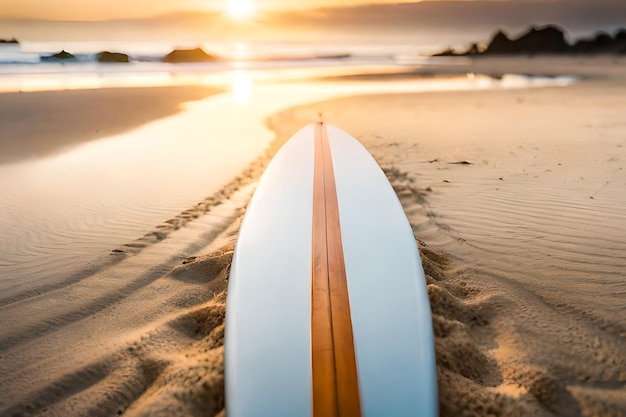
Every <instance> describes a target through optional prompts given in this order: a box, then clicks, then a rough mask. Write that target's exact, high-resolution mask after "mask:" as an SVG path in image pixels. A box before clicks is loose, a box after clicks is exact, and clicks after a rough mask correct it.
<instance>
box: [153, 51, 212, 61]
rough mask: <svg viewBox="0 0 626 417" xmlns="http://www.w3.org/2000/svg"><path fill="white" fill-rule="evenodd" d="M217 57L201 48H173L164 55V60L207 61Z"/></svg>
mask: <svg viewBox="0 0 626 417" xmlns="http://www.w3.org/2000/svg"><path fill="white" fill-rule="evenodd" d="M216 60H217V57H216V56H214V55H210V54H207V53H206V52H204V50H203V49H202V48H196V49H175V50H173V51H172V52H170V53H169V54H167V55H166V56H165V58H164V59H163V61H164V62H169V63H182V62H209V61H216Z"/></svg>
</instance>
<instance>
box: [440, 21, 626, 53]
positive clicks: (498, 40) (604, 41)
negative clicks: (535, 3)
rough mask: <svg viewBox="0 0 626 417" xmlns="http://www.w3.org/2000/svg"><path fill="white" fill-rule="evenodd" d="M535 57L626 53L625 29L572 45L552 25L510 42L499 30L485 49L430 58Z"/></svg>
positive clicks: (480, 48)
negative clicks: (475, 56)
mask: <svg viewBox="0 0 626 417" xmlns="http://www.w3.org/2000/svg"><path fill="white" fill-rule="evenodd" d="M536 54H545V55H548V54H549V55H555V54H626V29H620V30H618V31H617V32H616V33H615V35H614V36H611V35H610V34H608V33H605V32H598V33H597V34H596V36H595V37H594V38H592V39H580V40H578V41H577V42H575V43H574V44H573V45H570V44H569V43H568V42H567V41H566V40H565V33H564V31H563V29H561V28H560V27H558V26H555V25H548V26H544V27H541V28H536V27H532V28H531V29H530V30H529V31H528V32H526V33H525V34H524V35H522V36H520V37H519V38H517V39H510V38H509V37H508V36H507V34H506V33H504V32H503V31H502V30H499V31H498V32H496V34H495V35H494V36H493V37H492V38H491V41H490V42H489V45H487V47H486V48H483V47H482V46H481V45H479V44H476V43H474V44H472V46H471V47H470V48H469V49H468V50H467V51H466V52H456V51H455V50H454V49H451V48H449V49H446V50H445V51H443V52H439V53H437V54H434V55H433V56H468V55H469V56H472V55H529V56H532V55H536Z"/></svg>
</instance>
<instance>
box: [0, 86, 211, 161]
mask: <svg viewBox="0 0 626 417" xmlns="http://www.w3.org/2000/svg"><path fill="white" fill-rule="evenodd" d="M218 91H220V90H219V89H217V88H210V87H202V86H177V87H150V88H148V87H135V88H106V89H93V90H64V91H45V92H27V93H2V94H0V121H1V122H2V123H0V164H2V163H7V162H15V161H20V160H23V159H27V158H34V157H41V156H46V155H50V154H54V153H56V152H62V151H64V150H67V149H68V148H70V147H73V146H77V145H79V144H81V143H85V142H88V141H91V140H94V139H98V138H104V137H108V136H113V135H116V134H118V133H122V132H125V131H127V130H130V129H132V128H134V127H137V126H140V125H142V124H144V123H147V122H150V121H153V120H155V119H160V118H164V117H167V116H171V115H172V114H175V113H178V112H180V111H182V107H181V105H182V104H183V103H185V102H188V101H193V100H199V99H201V98H204V97H207V96H209V95H211V94H215V93H217V92H218Z"/></svg>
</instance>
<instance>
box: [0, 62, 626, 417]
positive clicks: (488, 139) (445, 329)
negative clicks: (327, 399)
mask: <svg viewBox="0 0 626 417" xmlns="http://www.w3.org/2000/svg"><path fill="white" fill-rule="evenodd" d="M584 64H585V65H582V64H580V63H579V62H577V61H576V60H564V61H558V66H559V71H560V72H561V73H571V74H573V73H577V70H578V73H584V75H586V77H587V78H585V79H584V80H583V81H582V82H580V83H579V84H577V85H575V86H570V87H566V88H542V89H533V90H502V91H481V92H471V91H470V92H441V93H421V94H412V95H406V94H397V95H386V96H380V95H378V96H361V97H351V98H343V99H337V100H332V101H327V102H323V103H315V104H310V105H306V106H302V107H298V108H294V109H290V110H288V111H286V112H283V113H280V114H277V115H275V116H274V117H272V118H271V119H270V120H268V125H269V126H270V127H271V128H273V129H274V130H275V131H276V134H277V141H276V143H275V145H274V146H273V147H272V149H270V150H268V153H267V155H264V156H261V157H260V158H259V160H258V161H257V162H256V163H255V164H253V165H252V166H251V167H250V169H249V170H248V171H247V172H245V173H242V175H241V176H240V177H238V178H237V179H235V180H233V182H232V183H231V184H229V186H228V187H227V188H226V189H225V190H223V191H222V192H220V193H217V194H216V195H214V196H210V197H208V198H207V199H206V200H205V201H203V202H199V203H198V205H196V206H195V207H191V208H190V209H189V210H187V211H185V212H183V213H181V214H180V215H179V216H177V217H176V218H173V219H169V220H168V221H166V222H164V223H163V224H162V225H159V226H157V227H156V228H155V230H154V231H153V232H151V233H149V234H147V235H146V236H144V237H141V238H139V239H138V240H137V241H134V242H129V243H128V244H127V245H124V246H122V247H119V248H112V251H111V253H110V254H109V255H108V256H110V257H112V259H114V261H111V260H110V259H109V260H108V261H107V262H106V263H103V264H102V265H94V268H92V270H90V271H86V272H85V274H84V276H81V277H76V279H74V280H71V281H67V282H65V283H64V284H63V285H60V286H57V287H55V288H51V289H49V291H47V292H44V293H42V294H38V295H36V294H26V295H25V296H24V297H22V298H19V299H12V300H0V315H1V317H3V325H2V327H1V328H0V376H1V377H0V392H2V393H3V394H2V396H0V414H1V415H8V416H12V415H24V416H28V415H91V416H100V415H102V416H105V415H115V414H123V415H128V416H154V415H157V416H158V415H163V416H166V415H167V416H201V415H202V416H204V415H222V416H223V415H224V413H225V411H224V410H223V407H224V388H223V331H224V325H223V318H224V309H225V299H226V296H227V294H226V286H227V274H228V268H229V265H230V260H231V257H232V251H233V246H234V242H235V239H236V236H237V230H238V227H239V222H240V220H241V215H242V213H243V208H244V207H245V202H246V201H247V199H248V198H249V195H250V192H251V191H252V190H253V188H254V185H255V180H256V179H258V176H259V175H260V173H261V172H262V169H263V166H264V164H265V163H266V162H267V160H268V159H269V157H270V156H271V154H272V153H273V152H274V150H275V149H276V147H277V146H278V145H279V144H280V143H281V142H282V141H284V140H285V139H286V138H288V137H289V136H290V135H291V134H292V133H293V132H294V131H295V130H297V129H298V128H300V127H301V126H303V125H304V124H306V123H308V122H310V121H312V120H317V118H318V113H320V112H321V113H322V114H323V116H324V119H325V120H327V121H328V122H331V123H334V124H337V125H339V126H341V127H342V128H343V129H344V130H346V131H348V132H350V133H351V134H352V135H354V136H355V137H357V138H358V139H359V140H361V141H362V142H363V144H364V145H365V146H366V147H367V148H368V149H369V151H370V152H371V153H372V154H373V155H374V156H375V158H376V159H377V160H378V161H379V163H380V165H381V166H382V167H383V169H384V170H385V172H386V174H387V176H388V178H389V179H390V181H391V183H392V185H393V186H394V188H395V189H396V191H397V193H398V195H399V197H400V199H401V202H402V204H403V207H404V209H405V211H406V213H407V216H408V218H409V221H410V223H411V225H412V227H413V230H414V233H415V237H416V241H417V242H418V243H419V247H420V251H421V253H422V261H423V265H424V269H425V272H426V274H427V281H428V282H427V284H428V290H429V296H430V301H431V307H432V310H433V328H434V331H435V337H436V353H437V365H438V366H437V367H438V377H439V391H440V409H441V415H442V416H484V415H493V416H497V415H499V416H505V415H506V416H526V415H538V416H554V415H557V416H624V415H626V353H625V352H626V301H625V300H626V284H625V280H624V271H625V270H626V255H625V254H626V242H625V241H624V239H623V236H625V235H626V175H624V170H623V167H624V164H625V163H626V150H625V149H624V146H626V143H624V142H625V139H624V138H626V123H625V122H624V119H623V115H624V114H626V100H623V97H624V96H625V93H626V81H625V79H624V78H625V77H624V75H625V74H626V71H624V66H623V64H620V63H617V64H615V63H612V64H611V65H613V66H611V67H609V66H607V65H606V63H604V62H602V63H601V65H597V63H593V62H591V63H589V62H586V63H584ZM475 65H477V66H482V68H486V67H488V68H489V69H490V70H492V71H493V70H502V71H504V72H506V70H507V69H506V68H504V67H505V66H509V67H518V68H523V69H524V71H525V72H532V71H531V70H532V69H533V68H534V70H535V71H537V72H545V70H546V68H547V67H548V68H552V67H554V66H555V63H554V62H547V63H546V62H540V61H538V60H535V61H532V60H526V61H518V62H513V63H511V62H510V61H505V62H504V63H503V62H500V61H497V62H492V63H491V64H489V61H484V60H483V61H480V62H479V63H478V64H475ZM520 65H525V66H526V67H521V66H520ZM615 65H618V70H615V67H614V66H615ZM619 65H622V66H621V67H619ZM603 67H606V68H603ZM471 69H472V68H469V67H468V68H464V69H463V71H465V70H471ZM364 114H367V115H368V117H367V118H364V117H363V115H364ZM364 227H366V226H364ZM390 343H393V341H390Z"/></svg>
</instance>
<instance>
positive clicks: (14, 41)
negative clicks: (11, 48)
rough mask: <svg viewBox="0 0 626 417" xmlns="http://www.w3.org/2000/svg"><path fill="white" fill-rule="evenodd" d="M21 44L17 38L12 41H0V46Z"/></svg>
mask: <svg viewBox="0 0 626 417" xmlns="http://www.w3.org/2000/svg"><path fill="white" fill-rule="evenodd" d="M3 43H4V44H7V43H8V44H19V42H18V40H17V39H15V38H12V39H0V44H3Z"/></svg>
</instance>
